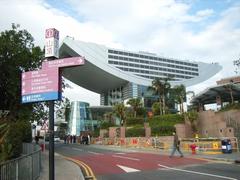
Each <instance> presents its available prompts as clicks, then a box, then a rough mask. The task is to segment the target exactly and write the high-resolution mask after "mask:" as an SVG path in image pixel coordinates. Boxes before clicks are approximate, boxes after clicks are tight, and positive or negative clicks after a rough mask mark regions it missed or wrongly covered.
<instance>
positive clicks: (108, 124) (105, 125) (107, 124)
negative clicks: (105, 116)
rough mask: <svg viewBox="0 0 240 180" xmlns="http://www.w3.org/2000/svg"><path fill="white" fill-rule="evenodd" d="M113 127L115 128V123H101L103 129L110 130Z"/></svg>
mask: <svg viewBox="0 0 240 180" xmlns="http://www.w3.org/2000/svg"><path fill="white" fill-rule="evenodd" d="M113 126H114V124H113V123H111V122H106V121H103V122H101V124H100V127H101V129H108V128H109V127H113Z"/></svg>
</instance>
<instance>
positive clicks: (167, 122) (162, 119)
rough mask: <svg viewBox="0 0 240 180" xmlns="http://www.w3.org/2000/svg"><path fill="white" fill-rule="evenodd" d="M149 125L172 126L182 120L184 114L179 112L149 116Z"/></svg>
mask: <svg viewBox="0 0 240 180" xmlns="http://www.w3.org/2000/svg"><path fill="white" fill-rule="evenodd" d="M148 120H149V125H150V126H151V127H154V126H173V125H175V124H177V123H183V122H184V116H183V115H180V114H166V115H162V116H154V117H152V118H149V119H148Z"/></svg>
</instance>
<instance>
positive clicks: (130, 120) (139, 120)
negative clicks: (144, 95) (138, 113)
mask: <svg viewBox="0 0 240 180" xmlns="http://www.w3.org/2000/svg"><path fill="white" fill-rule="evenodd" d="M143 123H144V118H143V117H142V118H141V117H138V118H134V117H129V118H127V125H128V126H131V125H137V124H141V125H143Z"/></svg>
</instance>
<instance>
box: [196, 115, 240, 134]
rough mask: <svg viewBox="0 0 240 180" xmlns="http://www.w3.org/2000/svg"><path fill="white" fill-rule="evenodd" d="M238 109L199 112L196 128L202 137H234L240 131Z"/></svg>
mask: <svg viewBox="0 0 240 180" xmlns="http://www.w3.org/2000/svg"><path fill="white" fill-rule="evenodd" d="M238 125H240V111H239V110H231V111H227V112H214V111H212V110H208V111H203V112H200V113H199V120H198V129H199V133H200V134H201V135H202V136H203V137H234V136H236V134H238V133H239V132H238V131H240V129H239V128H236V127H238Z"/></svg>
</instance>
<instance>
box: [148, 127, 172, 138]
mask: <svg viewBox="0 0 240 180" xmlns="http://www.w3.org/2000/svg"><path fill="white" fill-rule="evenodd" d="M173 131H175V127H174V126H159V127H152V131H151V135H152V136H170V135H172V132H173Z"/></svg>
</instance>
